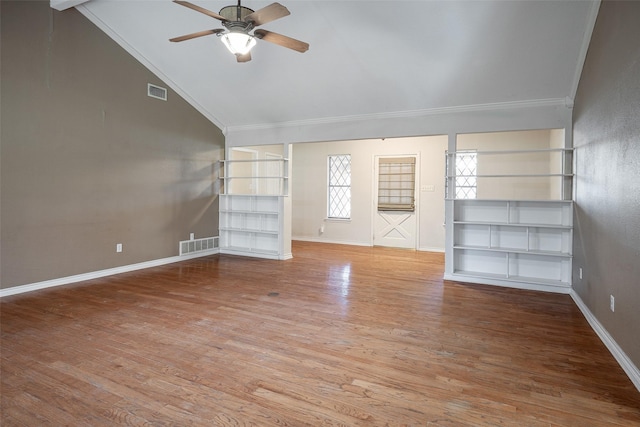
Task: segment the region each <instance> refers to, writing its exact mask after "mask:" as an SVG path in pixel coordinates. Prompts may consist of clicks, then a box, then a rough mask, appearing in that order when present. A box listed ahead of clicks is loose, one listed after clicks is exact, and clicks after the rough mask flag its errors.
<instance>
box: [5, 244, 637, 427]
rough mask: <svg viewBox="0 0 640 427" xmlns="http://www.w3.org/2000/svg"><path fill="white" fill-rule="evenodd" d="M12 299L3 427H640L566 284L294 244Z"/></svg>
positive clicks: (382, 251) (436, 259)
mask: <svg viewBox="0 0 640 427" xmlns="http://www.w3.org/2000/svg"><path fill="white" fill-rule="evenodd" d="M293 254H294V258H293V259H291V260H287V261H272V260H262V259H251V258H244V257H237V256H230V255H214V256H210V257H205V258H199V259H194V260H189V261H185V262H181V263H176V264H170V265H165V266H160V267H156V268H152V269H147V270H139V271H135V272H131V273H125V274H120V275H117V276H111V277H106V278H102V279H96V280H92V281H88V282H83V283H77V284H73V285H68V286H63V287H59V288H53V289H49V290H41V291H36V292H31V293H28V294H23V295H14V296H10V297H5V298H3V299H2V300H0V323H1V330H0V334H1V340H2V348H1V353H0V373H1V386H2V389H1V404H0V409H1V415H0V424H1V425H2V426H22V425H27V426H32V425H54V426H58V425H77V426H85V425H86V426H113V425H128V426H143V425H146V426H149V425H151V426H162V425H180V426H187V425H191V426H280V427H282V426H387V425H388V426H412V427H417V426H425V427H426V426H430V427H432V426H440V427H444V426H447V427H450V426H456V427H459V426H474V427H475V426H531V427H558V426H581V427H582V426H587V427H588V426H604V425H607V426H608V425H611V426H638V425H640V393H638V391H637V390H636V389H635V388H634V387H633V384H632V383H631V381H630V380H629V379H628V378H627V377H626V376H625V374H624V372H623V371H622V369H621V368H620V367H619V365H618V364H617V363H616V361H615V360H614V358H613V357H612V356H611V354H610V353H609V351H608V350H607V349H606V347H605V346H604V345H603V344H602V343H601V342H600V340H599V339H598V337H597V336H596V334H595V333H594V332H593V330H592V329H591V327H590V326H589V324H588V323H587V322H586V320H585V319H584V317H583V316H582V314H581V313H580V311H579V309H578V308H577V307H576V306H575V304H574V303H573V301H572V300H571V298H570V297H569V296H567V295H558V294H549V293H540V292H531V291H522V290H515V289H505V288H498V287H490V286H481V285H469V284H462V283H456V282H448V281H443V280H442V275H443V255H442V254H437V253H426V252H415V251H408V250H400V249H391V248H377V247H376V248H366V247H353V246H342V245H332V244H317V243H308V242H294V245H293Z"/></svg>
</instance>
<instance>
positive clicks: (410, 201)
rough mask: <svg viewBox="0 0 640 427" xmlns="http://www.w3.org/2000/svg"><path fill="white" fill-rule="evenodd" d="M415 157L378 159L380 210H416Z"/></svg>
mask: <svg viewBox="0 0 640 427" xmlns="http://www.w3.org/2000/svg"><path fill="white" fill-rule="evenodd" d="M415 183H416V159H415V157H385V158H379V159H378V210H379V211H414V210H415Z"/></svg>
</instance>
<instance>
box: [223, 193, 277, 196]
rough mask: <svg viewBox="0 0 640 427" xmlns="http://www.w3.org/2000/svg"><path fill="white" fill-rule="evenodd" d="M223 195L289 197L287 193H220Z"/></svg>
mask: <svg viewBox="0 0 640 427" xmlns="http://www.w3.org/2000/svg"><path fill="white" fill-rule="evenodd" d="M220 195H221V196H225V197H289V195H288V194H242V193H220Z"/></svg>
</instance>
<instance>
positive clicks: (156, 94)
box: [147, 83, 167, 101]
mask: <svg viewBox="0 0 640 427" xmlns="http://www.w3.org/2000/svg"><path fill="white" fill-rule="evenodd" d="M147 95H148V96H150V97H151V98H157V99H162V100H163V101H166V100H167V89H165V88H163V87H160V86H156V85H152V84H151V83H147Z"/></svg>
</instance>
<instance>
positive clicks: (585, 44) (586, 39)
mask: <svg viewBox="0 0 640 427" xmlns="http://www.w3.org/2000/svg"><path fill="white" fill-rule="evenodd" d="M600 3H601V0H595V1H593V3H592V4H591V8H590V9H589V15H588V16H587V22H586V28H585V30H584V36H583V38H582V45H581V46H580V53H579V54H578V61H577V62H576V71H575V72H574V74H573V81H572V82H571V92H570V93H569V96H568V97H567V98H569V99H571V102H572V104H573V100H575V99H576V93H577V92H578V85H579V84H580V76H582V69H583V68H584V62H585V60H586V59H587V52H588V51H589V44H590V43H591V36H592V35H593V29H594V28H595V26H596V19H597V18H598V12H599V10H600Z"/></svg>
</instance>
